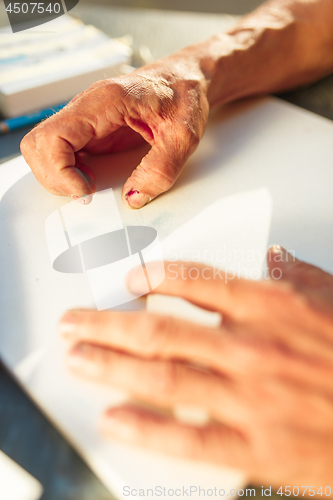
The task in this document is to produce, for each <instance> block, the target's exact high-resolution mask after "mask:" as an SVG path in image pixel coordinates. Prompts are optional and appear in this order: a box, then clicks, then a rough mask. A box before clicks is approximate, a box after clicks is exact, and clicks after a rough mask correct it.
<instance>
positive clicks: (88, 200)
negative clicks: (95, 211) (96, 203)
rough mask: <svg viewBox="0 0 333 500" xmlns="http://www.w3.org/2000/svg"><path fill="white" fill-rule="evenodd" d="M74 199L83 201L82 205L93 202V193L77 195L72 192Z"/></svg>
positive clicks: (79, 201)
mask: <svg viewBox="0 0 333 500" xmlns="http://www.w3.org/2000/svg"><path fill="white" fill-rule="evenodd" d="M72 198H73V200H75V201H77V202H78V203H81V205H89V204H90V203H91V202H92V199H93V195H92V194H85V195H84V196H81V197H79V196H76V195H75V194H72Z"/></svg>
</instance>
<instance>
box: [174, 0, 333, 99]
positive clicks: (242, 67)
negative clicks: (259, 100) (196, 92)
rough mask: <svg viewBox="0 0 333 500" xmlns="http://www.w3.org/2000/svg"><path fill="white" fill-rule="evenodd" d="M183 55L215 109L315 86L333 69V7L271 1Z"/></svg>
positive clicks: (326, 2) (327, 1)
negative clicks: (228, 29)
mask: <svg viewBox="0 0 333 500" xmlns="http://www.w3.org/2000/svg"><path fill="white" fill-rule="evenodd" d="M330 19H332V21H330ZM179 56H180V57H181V58H183V60H184V61H186V65H187V67H190V68H191V71H192V73H195V74H197V75H200V76H198V78H199V79H201V84H202V86H203V87H204V88H205V91H206V94H207V98H208V101H209V104H210V106H214V105H215V104H223V103H227V102H231V101H233V100H236V99H239V98H242V97H247V96H252V95H259V94H266V93H271V92H278V91H283V90H288V89H291V88H293V87H296V86H298V85H301V84H307V83H311V82H313V81H315V80H317V79H319V78H321V77H323V76H325V75H327V74H329V73H330V72H331V71H332V70H333V2H332V0H317V1H314V2H307V1H304V0H285V1H280V0H279V1H272V2H270V3H268V4H264V5H263V6H262V7H261V8H259V9H257V11H255V12H254V13H253V14H251V15H249V16H247V17H245V18H243V19H242V20H240V22H239V23H237V25H236V26H235V27H234V28H233V29H231V30H230V31H229V32H227V33H222V34H219V35H215V36H213V37H212V38H210V39H209V40H207V41H204V42H202V43H199V44H197V45H193V46H190V47H187V48H185V49H183V50H182V51H180V52H179V53H178V57H179ZM187 72H189V71H188V69H187Z"/></svg>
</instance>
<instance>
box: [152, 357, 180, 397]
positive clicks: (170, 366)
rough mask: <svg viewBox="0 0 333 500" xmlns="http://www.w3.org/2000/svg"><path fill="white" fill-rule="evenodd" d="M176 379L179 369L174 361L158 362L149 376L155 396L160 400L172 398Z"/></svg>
mask: <svg viewBox="0 0 333 500" xmlns="http://www.w3.org/2000/svg"><path fill="white" fill-rule="evenodd" d="M178 380H179V370H178V366H177V365H176V364H175V363H174V362H158V363H157V364H156V366H155V368H154V370H153V374H152V378H151V381H152V385H153V386H154V387H153V390H154V391H155V394H156V397H157V398H158V399H160V400H166V401H170V400H173V399H174V396H175V394H176V390H177V386H178Z"/></svg>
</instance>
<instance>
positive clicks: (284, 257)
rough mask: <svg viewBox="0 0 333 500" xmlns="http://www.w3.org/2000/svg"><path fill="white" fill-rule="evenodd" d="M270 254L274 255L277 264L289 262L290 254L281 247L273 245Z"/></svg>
mask: <svg viewBox="0 0 333 500" xmlns="http://www.w3.org/2000/svg"><path fill="white" fill-rule="evenodd" d="M269 251H270V253H271V254H272V255H273V259H274V261H275V262H287V261H288V255H289V254H288V252H287V250H286V249H285V248H283V247H282V246H281V245H273V246H271V247H270V249H269Z"/></svg>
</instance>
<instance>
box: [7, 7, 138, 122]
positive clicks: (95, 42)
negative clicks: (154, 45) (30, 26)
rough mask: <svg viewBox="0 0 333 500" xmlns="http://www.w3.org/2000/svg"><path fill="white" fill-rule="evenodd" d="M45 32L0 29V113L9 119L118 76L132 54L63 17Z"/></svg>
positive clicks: (90, 28)
mask: <svg viewBox="0 0 333 500" xmlns="http://www.w3.org/2000/svg"><path fill="white" fill-rule="evenodd" d="M47 26H48V31H45V33H43V31H38V32H37V33H34V31H33V30H27V31H24V32H22V33H15V34H13V33H11V32H9V29H8V28H5V29H2V30H0V111H1V112H2V113H3V114H4V115H5V116H8V117H13V116H18V115H21V114H24V113H29V112H31V111H35V110H39V109H43V108H47V107H50V106H53V105H55V104H58V103H61V102H65V101H66V100H69V99H71V98H72V97H74V96H75V95H76V94H78V93H79V92H81V91H83V90H84V89H86V88H87V87H89V85H91V84H92V83H94V82H95V81H96V80H101V79H103V78H110V77H113V76H116V75H118V74H120V72H121V66H123V65H124V64H129V63H130V59H131V55H132V50H131V48H130V47H129V46H128V45H126V44H125V43H122V42H121V41H119V40H114V39H111V38H110V37H108V36H107V35H106V34H105V33H103V32H102V31H100V30H98V29H97V28H95V27H94V26H86V25H85V24H83V22H82V21H80V20H78V19H74V18H72V17H70V16H68V15H65V16H62V17H60V18H58V19H55V20H53V21H50V22H49V23H48V25H47Z"/></svg>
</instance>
